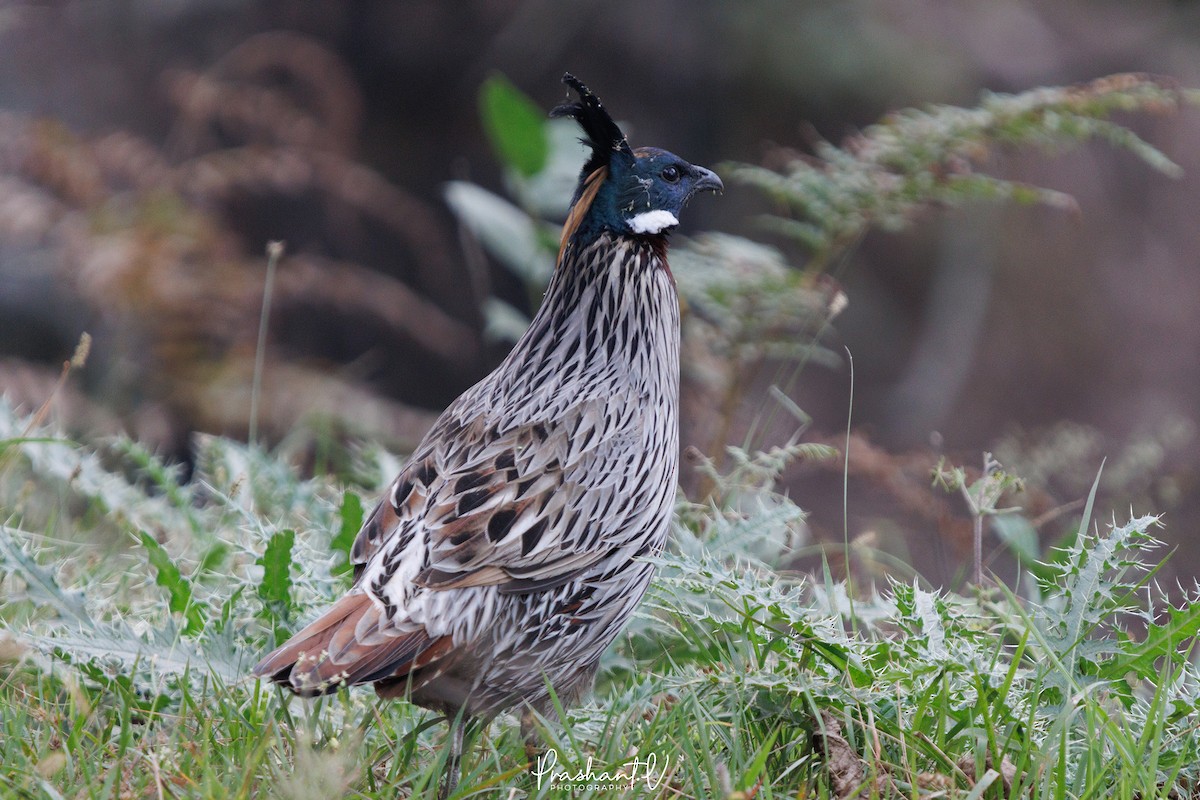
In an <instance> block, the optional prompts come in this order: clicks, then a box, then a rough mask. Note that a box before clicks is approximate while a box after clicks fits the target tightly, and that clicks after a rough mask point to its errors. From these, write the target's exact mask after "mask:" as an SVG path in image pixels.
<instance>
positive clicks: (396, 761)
mask: <svg viewBox="0 0 1200 800" xmlns="http://www.w3.org/2000/svg"><path fill="white" fill-rule="evenodd" d="M28 422H29V421H28V420H26V419H23V418H21V417H19V416H18V415H16V414H14V413H13V412H12V411H11V410H10V409H8V408H7V407H3V408H0V492H2V494H0V502H2V504H3V508H4V509H5V510H4V517H5V524H4V526H3V528H0V576H2V579H0V590H2V591H3V593H4V597H5V598H6V599H5V602H4V605H3V606H2V609H0V620H2V621H3V626H4V628H6V629H7V632H5V633H0V636H3V639H2V640H0V641H2V642H3V645H2V646H0V662H2V666H0V744H2V747H0V754H2V755H0V796H4V797H23V798H60V797H61V798H118V797H265V796H272V797H274V796H278V797H295V798H307V797H312V798H318V797H320V798H340V797H347V798H360V797H366V798H374V797H380V798H383V797H389V798H390V797H395V796H397V794H399V796H411V797H432V796H433V794H434V792H435V789H436V783H437V778H438V776H439V774H440V770H441V766H442V763H443V759H444V757H445V750H444V748H443V747H442V742H443V739H444V737H445V726H444V725H443V724H441V723H440V722H438V721H437V719H436V717H435V716H434V715H432V714H430V713H427V712H425V711H423V710H421V709H418V708H415V707H413V706H410V705H408V704H406V703H403V702H380V701H377V700H376V699H375V698H374V696H373V695H372V694H371V693H370V691H369V690H361V689H355V690H351V691H343V692H342V693H340V694H338V695H334V696H331V697H328V698H324V699H321V700H318V701H304V700H299V699H295V698H291V697H290V696H287V695H285V694H283V693H282V692H280V691H279V690H277V689H275V688H274V687H269V686H265V685H262V684H260V683H258V682H257V681H254V680H251V679H249V678H248V677H246V676H247V674H248V670H249V667H250V666H251V665H252V664H253V663H254V662H255V660H256V659H257V658H258V656H259V655H260V654H261V653H262V652H264V651H265V650H266V649H267V648H268V647H269V646H271V644H272V643H274V642H276V641H278V640H279V639H280V638H282V637H284V636H286V635H287V634H288V633H289V632H290V631H292V630H295V629H296V627H297V626H299V625H300V624H302V623H303V622H304V621H305V619H306V618H308V617H310V616H311V615H312V614H314V613H316V611H317V610H319V609H320V608H321V607H322V606H323V605H324V604H325V603H326V602H328V600H329V599H330V598H332V597H334V596H335V595H336V594H337V593H338V592H340V591H342V590H343V589H344V588H345V586H346V585H347V581H348V577H347V575H346V573H345V571H344V570H343V569H341V567H342V565H343V563H344V553H345V546H346V536H345V535H344V530H349V529H352V528H353V527H355V526H356V525H357V523H358V521H359V520H360V519H361V515H362V502H361V500H360V494H361V495H369V494H370V493H371V491H372V490H373V489H374V488H375V485H378V484H381V483H382V481H383V480H384V476H385V475H389V474H390V472H391V470H392V469H393V468H394V466H395V459H393V458H392V457H390V456H388V455H387V454H385V453H381V452H377V451H373V450H371V449H369V448H365V449H363V450H361V451H360V452H359V453H358V454H357V456H356V465H357V470H356V474H357V475H358V478H357V481H358V483H357V484H356V485H353V486H351V487H349V489H347V488H346V487H343V486H340V485H335V483H334V482H333V481H330V480H327V479H323V478H318V479H303V478H301V477H299V476H297V474H296V473H295V471H294V470H293V469H292V468H291V467H290V466H289V465H288V460H287V458H286V454H284V453H266V452H264V451H262V450H260V449H256V448H251V447H246V446H245V445H241V444H237V443H233V442H230V441H227V440H223V439H219V438H207V439H204V440H202V441H201V443H200V450H199V453H198V456H199V457H198V467H197V469H198V472H197V475H196V476H195V478H194V479H193V480H192V481H190V482H187V483H183V482H181V481H180V480H179V476H178V473H177V472H176V471H175V470H173V469H171V468H168V467H166V466H164V465H163V464H161V463H159V462H158V461H157V460H156V459H154V458H153V457H152V456H151V455H149V454H147V453H145V452H144V451H143V450H142V449H141V448H139V447H138V446H137V445H136V444H135V443H133V442H130V441H127V440H115V441H108V442H104V443H101V444H99V445H90V446H83V445H79V444H75V443H72V442H69V441H67V440H65V439H62V438H59V437H58V436H56V435H55V434H54V433H53V432H51V431H49V430H43V429H37V428H35V429H34V430H32V431H30V432H25V429H26V428H27V427H28ZM818 455H820V453H819V452H814V451H813V449H812V448H797V447H792V448H782V449H778V450H775V451H773V452H770V453H764V454H753V453H740V452H735V453H734V457H733V458H732V459H731V461H732V462H733V463H734V464H735V467H734V468H733V470H732V471H731V472H728V473H724V474H721V473H717V472H715V471H713V475H714V476H715V479H716V486H717V489H716V491H715V492H714V493H713V495H712V497H711V498H710V499H709V500H708V501H706V502H705V503H702V504H689V503H682V504H681V508H680V514H679V520H680V522H679V524H678V525H677V526H676V529H675V531H674V538H673V542H672V546H671V548H670V549H669V551H668V552H667V553H666V554H665V555H664V556H663V557H662V558H661V559H660V565H659V579H658V581H657V582H656V584H655V587H654V590H653V591H652V593H651V595H650V596H649V598H648V600H647V602H646V603H645V604H644V605H643V607H642V610H641V612H640V613H639V615H638V616H637V618H636V619H635V621H634V623H633V624H632V625H631V626H630V629H629V631H628V632H627V634H626V635H625V636H624V637H623V638H622V639H621V640H620V642H619V643H618V645H617V646H616V647H614V648H613V650H612V652H611V653H609V655H608V656H607V658H606V661H605V664H604V668H603V670H602V673H601V676H600V680H599V682H598V686H597V690H596V693H595V695H594V696H593V697H592V698H591V699H589V700H587V701H586V702H585V703H584V704H583V705H581V706H579V707H577V708H572V709H566V710H565V711H564V713H563V715H562V718H563V720H564V722H562V723H561V724H560V723H558V722H552V721H546V722H545V723H544V725H542V726H541V731H542V737H543V744H544V747H545V748H546V749H547V752H552V753H553V756H548V757H551V758H554V759H556V762H557V763H556V764H551V763H550V762H548V761H543V762H542V764H541V769H540V771H541V772H543V775H542V780H541V785H540V786H539V780H538V775H537V774H536V773H537V772H538V771H539V770H538V768H537V767H535V766H532V765H530V763H529V761H528V758H527V756H526V753H525V749H524V745H523V742H522V740H521V737H520V734H519V730H518V726H517V725H516V722H515V720H514V719H513V718H512V717H510V716H502V717H500V718H499V719H498V720H497V721H496V722H495V723H493V724H492V725H491V726H490V728H488V729H487V730H486V731H484V732H483V733H482V735H480V736H479V737H478V739H477V741H476V744H475V746H474V747H473V748H471V751H470V755H469V757H468V759H467V760H466V763H465V767H464V780H463V783H462V785H461V787H460V791H459V793H458V795H457V796H458V797H470V796H497V797H509V796H512V797H535V798H536V797H565V796H572V797H595V798H618V797H628V796H645V797H660V796H661V797H676V796H678V797H727V798H739V797H740V798H747V797H752V796H753V797H759V798H775V797H789V798H794V797H850V796H856V794H858V793H859V792H860V791H861V792H862V794H861V796H864V797H869V796H871V797H930V796H943V797H962V798H970V797H985V798H1001V797H1006V798H1016V797H1036V798H1090V797H1116V798H1130V800H1132V799H1133V798H1150V797H1162V798H1166V797H1188V796H1194V793H1195V788H1194V787H1195V786H1196V783H1195V781H1196V779H1197V771H1198V770H1197V765H1198V764H1200V735H1198V733H1197V716H1196V702H1197V687H1198V685H1200V684H1198V682H1197V680H1196V678H1197V676H1196V671H1195V668H1194V665H1193V664H1192V661H1191V650H1192V647H1193V643H1194V641H1195V637H1196V633H1197V629H1198V628H1200V605H1198V604H1195V603H1194V602H1191V599H1189V600H1188V601H1185V602H1177V603H1175V604H1174V605H1169V604H1167V603H1166V601H1165V600H1164V599H1163V598H1162V597H1161V595H1160V594H1159V593H1158V592H1157V590H1156V588H1155V587H1154V584H1153V580H1152V578H1153V571H1154V561H1153V560H1152V559H1153V552H1154V548H1155V546H1156V543H1155V542H1154V540H1153V539H1152V538H1151V536H1150V531H1151V530H1152V529H1153V528H1154V527H1155V526H1156V525H1157V524H1158V523H1157V520H1156V519H1155V518H1153V517H1141V518H1138V519H1134V520H1131V521H1129V522H1127V523H1124V524H1116V523H1113V524H1112V525H1110V526H1109V527H1108V530H1107V532H1106V533H1105V534H1104V535H1102V536H1100V535H1093V534H1088V533H1087V531H1089V530H1090V529H1091V527H1092V526H1091V525H1090V522H1089V521H1088V519H1086V516H1087V514H1090V509H1089V511H1088V512H1087V514H1085V519H1084V520H1083V521H1082V524H1081V526H1080V527H1081V528H1082V530H1083V531H1084V532H1085V535H1080V536H1077V537H1074V539H1073V541H1072V543H1071V544H1070V545H1069V546H1068V547H1066V548H1064V549H1063V550H1061V551H1056V552H1054V553H1050V554H1047V556H1046V558H1045V559H1044V560H1043V563H1042V564H1041V565H1040V567H1039V569H1038V572H1039V576H1038V577H1035V576H1034V574H1033V572H1029V573H1027V574H1026V576H1025V578H1026V579H1027V582H1026V583H1024V584H1023V585H1022V586H1021V587H1020V591H1019V592H1012V591H1009V590H1007V589H1003V588H995V589H991V590H987V591H981V592H978V593H977V594H973V595H971V596H961V595H957V594H953V593H946V592H938V591H934V590H931V589H929V588H927V587H924V586H922V585H921V583H920V582H919V581H916V582H904V583H894V584H892V585H890V586H887V587H881V588H879V589H878V590H876V589H873V588H872V589H868V588H865V587H860V588H858V589H857V590H855V589H853V588H852V587H848V586H847V585H845V584H844V583H841V582H838V581H835V580H833V579H832V578H831V577H829V574H828V572H827V574H826V575H824V576H817V577H815V578H814V577H808V578H804V577H802V576H797V575H794V574H792V573H789V572H787V571H786V570H784V569H783V568H782V567H783V566H784V565H786V564H787V563H788V559H789V555H790V554H791V553H792V552H793V551H792V549H791V548H792V545H793V543H794V542H795V540H796V538H797V536H798V532H799V530H800V526H801V523H802V518H803V515H802V512H800V510H799V509H798V508H796V507H795V506H794V505H793V504H792V503H791V501H789V500H788V499H787V498H786V497H784V496H783V495H781V494H779V493H777V492H776V491H775V490H774V488H773V486H774V479H775V477H776V476H777V475H778V472H779V470H780V469H781V468H782V467H783V466H784V465H785V464H786V463H787V462H788V461H789V460H790V459H792V458H795V457H810V456H818ZM647 759H654V763H653V773H652V783H653V784H654V786H653V787H651V786H648V785H647V783H646V782H645V780H644V779H643V778H642V777H641V776H643V775H644V773H645V770H646V768H647ZM589 762H590V770H591V772H590V774H591V775H593V776H600V777H599V778H598V779H593V780H590V781H589V780H588V779H587V778H584V779H581V780H580V781H579V782H578V783H576V782H574V781H568V783H570V786H569V787H566V788H564V787H563V786H551V785H549V782H548V779H549V775H550V773H551V772H552V771H553V772H558V771H566V772H568V773H570V774H572V775H574V774H575V773H578V772H581V771H586V770H587V769H588V765H589ZM635 763H636V764H637V767H638V770H639V777H638V778H637V779H635V780H634V781H633V783H634V788H633V789H632V790H631V789H630V779H629V777H628V773H629V772H630V769H631V768H632V767H633V766H634V765H635ZM551 767H553V770H551ZM605 772H607V773H609V775H608V777H607V779H606V778H604V776H602V775H601V773H605ZM617 773H620V774H619V775H618V774H617ZM1172 792H1175V793H1174V794H1172Z"/></svg>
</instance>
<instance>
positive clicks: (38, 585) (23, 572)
mask: <svg viewBox="0 0 1200 800" xmlns="http://www.w3.org/2000/svg"><path fill="white" fill-rule="evenodd" d="M29 538H30V536H29V534H27V533H25V532H23V531H19V530H16V529H14V528H10V527H8V526H7V525H0V570H3V571H4V572H6V573H9V574H13V575H16V576H17V577H19V578H20V579H21V581H22V583H24V584H25V593H26V595H27V596H28V599H29V600H31V601H32V602H33V603H35V604H37V605H40V606H49V607H50V608H52V609H54V611H55V612H56V613H57V614H58V615H59V617H61V618H64V619H68V620H70V621H71V622H73V623H76V624H79V625H82V626H89V627H90V626H91V625H92V624H93V620H92V615H91V614H90V613H89V611H88V606H87V601H86V600H85V598H84V596H83V593H82V592H72V591H67V590H65V589H63V588H62V587H61V586H60V585H59V583H58V580H57V579H56V578H55V577H54V573H53V571H51V570H49V569H47V568H45V567H43V566H41V565H40V564H38V563H37V561H35V560H34V559H33V557H32V556H30V555H29V554H28V553H26V552H25V550H24V549H23V548H22V547H21V545H19V544H17V540H18V539H22V540H28V539H29ZM10 599H15V598H10Z"/></svg>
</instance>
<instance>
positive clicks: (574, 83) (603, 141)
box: [550, 72, 633, 177]
mask: <svg viewBox="0 0 1200 800" xmlns="http://www.w3.org/2000/svg"><path fill="white" fill-rule="evenodd" d="M562 82H563V83H565V84H566V85H567V86H569V87H571V88H572V89H574V90H575V91H576V92H577V93H578V94H579V102H577V103H563V104H562V105H560V106H555V107H554V108H553V109H551V111H550V116H552V117H572V118H574V119H575V120H576V121H577V122H578V123H579V125H580V127H582V128H583V132H584V133H586V134H587V139H586V140H585V144H587V145H589V146H590V147H591V148H592V157H591V158H589V159H588V162H587V164H585V165H584V168H583V176H584V177H587V176H588V175H590V174H591V173H592V172H594V171H595V170H596V169H598V168H599V167H606V166H608V165H609V163H610V162H611V160H612V156H613V153H621V154H623V155H625V156H627V157H628V158H630V159H632V158H633V150H632V149H630V147H629V142H628V141H626V139H625V134H624V133H622V132H621V128H620V127H619V126H618V125H617V123H615V122H613V118H612V117H610V116H609V115H608V112H607V111H606V110H605V109H604V105H603V104H602V103H601V102H600V98H599V97H596V95H595V94H593V93H592V90H591V89H589V88H588V87H587V86H585V85H584V83H583V81H581V80H579V79H578V78H576V77H575V76H574V75H572V74H571V73H569V72H567V73H564V74H563V77H562Z"/></svg>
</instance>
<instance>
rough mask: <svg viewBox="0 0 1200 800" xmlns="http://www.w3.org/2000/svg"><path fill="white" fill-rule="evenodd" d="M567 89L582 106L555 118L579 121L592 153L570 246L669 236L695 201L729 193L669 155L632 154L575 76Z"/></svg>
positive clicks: (644, 150)
mask: <svg viewBox="0 0 1200 800" xmlns="http://www.w3.org/2000/svg"><path fill="white" fill-rule="evenodd" d="M563 83H565V84H567V85H568V86H570V87H571V88H572V89H574V90H575V91H576V92H578V93H579V102H578V103H567V104H565V105H561V106H558V107H557V108H555V109H554V110H553V111H551V112H550V115H551V116H555V117H562V116H569V117H574V118H575V119H576V120H578V122H579V124H580V125H581V126H582V127H583V130H584V133H586V134H587V139H586V140H585V142H586V144H588V145H589V146H591V148H592V155H591V157H590V158H589V159H588V161H587V163H586V164H584V167H583V171H582V173H581V174H580V180H579V187H578V188H577V189H576V190H575V197H574V199H573V200H572V206H571V213H570V215H569V216H568V217H567V224H566V227H565V228H564V231H563V244H564V246H565V245H566V243H567V241H568V239H570V238H571V237H573V236H576V235H579V236H583V237H585V238H590V237H592V236H596V235H598V234H599V233H600V232H601V231H605V230H607V231H611V232H613V233H616V234H618V235H637V236H655V235H661V234H665V233H667V232H668V231H669V230H670V229H671V228H673V227H675V226H676V225H678V224H679V213H680V211H681V210H682V209H683V207H684V205H686V204H687V201H688V200H689V199H690V198H691V197H692V195H694V194H696V192H703V191H713V192H719V191H721V190H722V189H723V188H724V187H723V186H722V184H721V179H720V178H718V177H717V176H716V174H715V173H713V172H712V171H711V170H707V169H705V168H704V167H698V166H696V165H694V164H689V163H688V162H686V161H684V160H683V159H682V158H680V157H679V156H676V155H673V154H671V153H668V152H667V151H666V150H659V149H658V148H657V147H639V148H637V149H636V150H634V149H632V148H630V146H629V143H628V142H627V141H626V140H625V134H624V133H622V132H621V129H620V128H619V127H618V126H617V124H616V123H615V122H614V121H613V119H612V117H610V116H609V115H608V112H607V111H605V110H604V106H602V105H601V104H600V100H599V98H597V97H596V95H594V94H592V92H591V90H589V89H588V88H587V87H586V86H584V85H583V84H582V83H581V82H580V81H579V80H578V79H576V78H575V77H574V76H572V75H571V74H569V73H568V74H567V75H564V76H563Z"/></svg>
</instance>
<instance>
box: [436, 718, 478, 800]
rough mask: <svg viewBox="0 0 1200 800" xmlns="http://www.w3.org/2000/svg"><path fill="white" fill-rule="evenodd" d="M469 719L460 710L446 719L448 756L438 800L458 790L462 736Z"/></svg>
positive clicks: (460, 772)
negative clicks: (448, 738)
mask: <svg viewBox="0 0 1200 800" xmlns="http://www.w3.org/2000/svg"><path fill="white" fill-rule="evenodd" d="M469 719H470V718H469V717H467V715H466V713H465V712H464V711H462V710H461V709H460V710H459V712H458V713H457V714H455V715H453V716H447V717H446V720H447V721H448V722H449V723H450V754H449V755H448V756H447V757H446V770H445V772H443V773H442V788H441V791H439V792H438V800H446V798H448V797H450V795H452V794H454V790H455V789H456V788H458V779H459V778H460V777H462V754H463V736H464V734H465V732H466V728H467V723H468V721H469Z"/></svg>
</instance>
